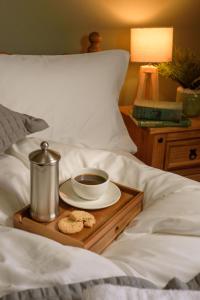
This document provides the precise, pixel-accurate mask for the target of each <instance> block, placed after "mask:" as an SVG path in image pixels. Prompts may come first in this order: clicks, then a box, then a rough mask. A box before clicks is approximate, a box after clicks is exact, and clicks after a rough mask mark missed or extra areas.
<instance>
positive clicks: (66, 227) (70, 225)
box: [58, 217, 83, 234]
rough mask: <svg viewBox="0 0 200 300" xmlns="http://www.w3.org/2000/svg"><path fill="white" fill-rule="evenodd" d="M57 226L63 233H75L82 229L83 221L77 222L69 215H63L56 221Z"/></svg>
mask: <svg viewBox="0 0 200 300" xmlns="http://www.w3.org/2000/svg"><path fill="white" fill-rule="evenodd" d="M58 228H59V230H60V231H61V232H63V233H68V234H72V233H77V232H80V231H81V230H82V229H83V222H77V221H75V220H73V219H72V218H70V217H65V218H62V219H60V220H59V221H58Z"/></svg>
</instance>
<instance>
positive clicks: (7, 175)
mask: <svg viewBox="0 0 200 300" xmlns="http://www.w3.org/2000/svg"><path fill="white" fill-rule="evenodd" d="M39 144H40V140H37V139H36V138H26V139H24V140H22V141H21V142H19V143H18V144H16V145H14V146H13V147H12V148H11V149H10V151H9V152H7V154H2V155H0V191H1V192H0V224H1V227H0V296H1V295H3V294H6V293H9V292H11V291H13V290H22V289H26V288H30V287H37V286H46V285H50V284H54V283H58V282H60V283H73V282H78V281H84V280H88V279H91V278H99V277H109V276H116V275H134V276H139V277H142V278H146V279H148V280H150V281H152V282H153V283H154V284H156V285H158V286H160V287H163V286H164V285H165V284H166V283H167V282H168V281H169V280H170V279H171V278H173V277H178V278H179V279H181V280H183V281H185V282H186V281H189V280H190V279H191V278H192V277H194V276H195V275H196V274H197V273H199V272H200V259H199V249H200V238H199V236H200V184H199V183H197V182H195V181H192V180H188V179H185V178H183V177H180V176H177V175H174V174H171V173H166V172H163V171H161V170H157V169H154V168H151V167H148V166H146V165H144V164H143V163H141V162H139V161H138V160H137V159H136V158H134V157H133V156H130V155H125V154H123V153H113V152H108V151H102V150H101V151H100V150H99V151H98V150H89V149H84V148H75V147H70V146H66V145H62V144H58V143H50V146H51V148H52V149H54V150H57V151H59V152H60V154H61V157H62V158H61V161H60V182H63V181H64V180H66V179H67V178H69V177H70V175H71V173H72V172H73V171H74V170H75V169H78V168H82V167H86V166H92V167H98V168H102V169H104V170H106V171H107V172H108V173H109V174H110V177H111V179H112V180H113V181H116V182H119V183H121V184H124V185H128V186H130V187H134V188H136V189H139V190H143V191H144V195H145V196H144V211H143V212H142V213H141V214H140V215H139V216H138V217H137V218H136V219H134V220H133V222H132V223H131V224H130V226H129V227H128V228H127V229H126V230H125V231H124V233H123V234H122V235H121V236H120V237H119V238H118V239H117V240H116V241H115V242H113V243H112V245H110V246H109V247H108V248H107V249H106V250H105V252H104V253H103V256H99V255H96V254H94V253H91V252H89V251H86V250H81V249H78V248H72V247H66V246H62V245H60V244H58V243H56V242H53V241H51V240H48V239H45V238H43V237H39V236H37V235H33V234H30V233H26V232H23V231H20V230H16V229H11V228H10V226H12V222H11V220H12V214H13V213H14V212H15V211H16V210H19V209H20V208H22V207H23V206H24V205H26V204H28V203H29V161H28V154H29V153H30V152H31V151H33V150H35V149H38V148H39Z"/></svg>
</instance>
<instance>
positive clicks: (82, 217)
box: [69, 210, 96, 228]
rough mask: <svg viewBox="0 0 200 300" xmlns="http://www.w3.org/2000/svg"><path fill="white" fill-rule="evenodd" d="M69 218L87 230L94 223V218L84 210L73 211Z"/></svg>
mask: <svg viewBox="0 0 200 300" xmlns="http://www.w3.org/2000/svg"><path fill="white" fill-rule="evenodd" d="M69 217H70V218H71V219H72V220H74V221H77V222H83V224H84V226H85V227H89V228H91V227H92V226H93V225H94V224H95V223H96V220H95V217H94V216H93V215H92V214H90V213H88V212H87V211H84V210H74V211H72V212H71V214H70V216H69Z"/></svg>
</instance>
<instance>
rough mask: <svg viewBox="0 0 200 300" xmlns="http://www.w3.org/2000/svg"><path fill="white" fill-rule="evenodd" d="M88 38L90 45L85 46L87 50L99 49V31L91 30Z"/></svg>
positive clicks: (95, 50)
mask: <svg viewBox="0 0 200 300" xmlns="http://www.w3.org/2000/svg"><path fill="white" fill-rule="evenodd" d="M88 40H89V43H90V45H89V47H88V48H87V52H97V51H101V42H102V37H101V35H100V34H99V32H96V31H93V32H91V33H90V34H89V36H88Z"/></svg>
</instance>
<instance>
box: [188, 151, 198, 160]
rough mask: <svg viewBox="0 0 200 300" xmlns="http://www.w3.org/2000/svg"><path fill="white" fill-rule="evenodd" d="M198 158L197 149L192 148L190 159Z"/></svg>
mask: <svg viewBox="0 0 200 300" xmlns="http://www.w3.org/2000/svg"><path fill="white" fill-rule="evenodd" d="M196 158H197V149H190V153H189V159H190V160H194V159H196Z"/></svg>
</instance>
